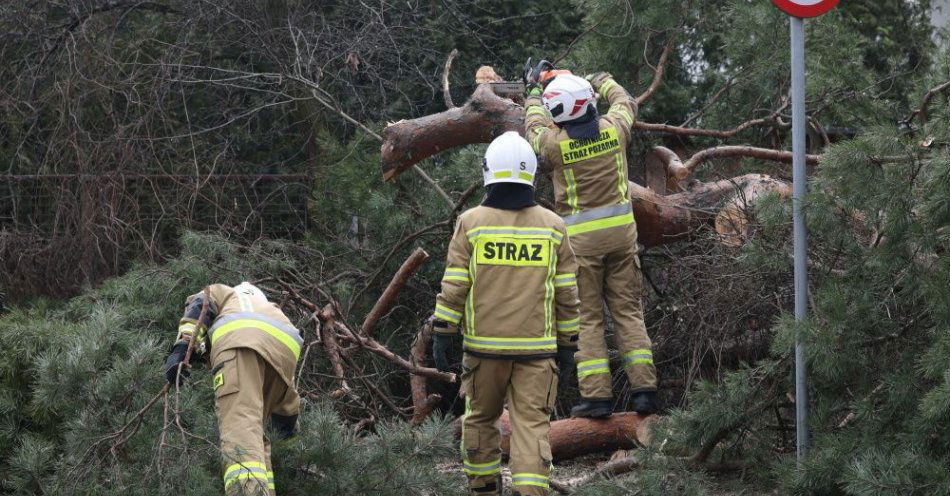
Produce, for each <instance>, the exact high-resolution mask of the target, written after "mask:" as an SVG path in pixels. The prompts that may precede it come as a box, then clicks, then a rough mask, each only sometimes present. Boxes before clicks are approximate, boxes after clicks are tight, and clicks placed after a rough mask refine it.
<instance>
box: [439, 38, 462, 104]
mask: <svg viewBox="0 0 950 496" xmlns="http://www.w3.org/2000/svg"><path fill="white" fill-rule="evenodd" d="M458 54H459V51H458V49H457V48H453V49H452V51H451V52H449V56H448V57H446V58H445V66H444V67H443V70H442V98H443V99H444V100H445V108H450V109H452V108H455V104H454V103H452V93H451V92H450V91H449V72H450V71H451V70H452V61H453V60H455V57H457V56H458Z"/></svg>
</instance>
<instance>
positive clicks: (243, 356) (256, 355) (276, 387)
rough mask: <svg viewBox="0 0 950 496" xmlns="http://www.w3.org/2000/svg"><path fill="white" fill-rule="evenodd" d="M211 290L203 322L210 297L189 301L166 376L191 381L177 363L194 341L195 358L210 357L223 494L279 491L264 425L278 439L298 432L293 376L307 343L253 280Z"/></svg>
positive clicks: (175, 380) (174, 380) (200, 295)
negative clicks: (219, 443) (301, 351)
mask: <svg viewBox="0 0 950 496" xmlns="http://www.w3.org/2000/svg"><path fill="white" fill-rule="evenodd" d="M206 291H207V295H208V301H207V309H206V311H205V317H204V319H203V321H202V322H198V319H199V318H200V315H201V309H202V306H203V305H205V292H201V293H198V294H195V295H192V296H189V297H188V299H187V300H186V303H185V312H184V315H183V316H182V318H181V322H180V324H179V326H178V339H177V341H176V343H175V345H174V346H173V347H172V350H171V353H169V355H168V357H167V359H166V360H165V377H166V379H168V382H169V383H171V384H172V385H173V386H174V385H176V384H181V382H182V381H183V379H184V378H185V377H187V376H188V371H187V369H185V368H184V367H179V364H180V363H182V361H183V360H184V358H185V353H186V350H187V349H188V342H189V341H190V340H195V343H194V346H193V354H205V353H210V355H211V374H212V376H213V383H214V399H215V411H216V413H217V417H218V430H219V432H220V439H221V453H222V456H223V457H224V463H223V468H224V490H225V493H226V494H228V495H232V494H241V495H268V494H270V495H273V494H276V492H275V489H274V472H273V469H272V468H271V461H270V451H271V450H270V440H269V439H268V437H267V435H266V434H265V432H264V431H265V427H264V422H265V420H269V421H270V423H271V425H272V427H273V430H274V432H276V434H277V436H278V438H279V439H285V438H288V437H290V436H291V435H293V433H294V432H295V429H296V424H297V415H298V413H299V411H300V397H299V396H298V395H297V391H296V389H294V382H293V377H294V369H295V368H296V365H297V359H298V358H299V357H300V347H301V345H302V344H303V339H302V338H301V337H300V333H299V332H298V331H297V329H296V328H294V326H293V324H291V323H290V321H289V320H288V319H287V317H286V316H285V315H284V313H283V312H281V311H280V308H279V307H278V306H277V305H276V304H274V303H271V302H269V301H267V297H266V296H264V293H263V292H261V290H260V289H258V288H257V287H256V286H254V285H252V284H250V283H248V282H242V283H241V284H239V285H238V286H235V287H233V288H232V287H230V286H226V285H223V284H212V285H211V286H208V288H207V290H206ZM209 348H210V349H209ZM179 368H181V369H182V370H181V374H179Z"/></svg>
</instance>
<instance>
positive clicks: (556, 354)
mask: <svg viewBox="0 0 950 496" xmlns="http://www.w3.org/2000/svg"><path fill="white" fill-rule="evenodd" d="M536 169H537V159H536V157H535V155H534V152H533V151H532V150H531V145H530V144H529V143H528V142H527V141H525V140H524V138H522V137H520V136H519V135H518V134H517V133H515V132H507V133H505V134H503V135H501V136H499V137H498V138H496V139H495V140H494V141H492V143H491V144H490V145H489V146H488V150H487V151H486V152H485V159H484V163H483V174H484V181H485V186H486V188H487V196H486V198H485V200H484V201H483V202H482V204H481V205H480V206H478V207H475V208H473V209H471V210H468V211H466V212H465V213H463V214H462V215H461V216H459V219H458V223H457V224H456V226H455V233H454V234H453V236H452V241H451V242H450V243H449V249H448V261H447V264H446V269H445V276H444V277H443V278H442V292H441V293H439V295H438V298H437V302H436V306H435V313H434V315H433V317H432V322H433V331H434V334H433V355H434V358H435V362H436V366H437V367H439V368H440V369H442V370H446V369H447V368H448V359H447V355H446V354H447V351H448V348H449V347H450V346H451V343H452V342H455V336H456V335H457V333H458V326H459V324H460V322H463V321H464V326H463V332H462V338H463V339H462V341H463V348H464V352H465V353H464V357H463V360H462V368H463V372H462V388H463V391H464V393H465V416H464V419H463V423H462V445H461V451H462V464H463V470H464V471H465V474H466V475H467V476H468V480H469V487H470V489H471V494H473V495H494V494H501V493H502V484H501V447H500V441H501V435H500V433H499V431H498V429H497V428H496V427H495V421H497V420H498V418H499V417H500V416H501V414H502V409H503V408H504V407H505V404H506V402H507V407H508V412H509V416H510V419H511V431H512V433H511V457H510V458H511V459H510V466H511V482H512V485H513V486H514V489H513V494H516V495H521V496H535V495H544V494H547V492H548V491H547V490H548V487H549V486H548V478H549V476H550V473H551V469H552V465H551V458H552V457H551V447H550V444H549V441H548V432H549V430H550V419H551V412H552V410H553V408H554V401H555V398H556V395H557V381H558V373H557V371H558V368H557V367H558V366H557V362H556V358H557V359H558V360H559V361H560V362H561V366H562V367H567V368H570V366H571V365H570V362H572V361H573V359H574V351H575V349H576V346H577V344H576V342H577V333H578V329H579V322H578V305H579V303H578V300H577V282H576V279H575V275H574V271H575V261H574V253H573V252H572V251H571V247H570V244H569V243H568V240H567V234H566V229H565V227H564V221H563V220H562V219H561V218H560V217H558V216H557V215H556V214H555V213H554V212H551V211H550V210H547V209H545V208H543V207H541V206H538V205H535V203H534V175H535V171H536Z"/></svg>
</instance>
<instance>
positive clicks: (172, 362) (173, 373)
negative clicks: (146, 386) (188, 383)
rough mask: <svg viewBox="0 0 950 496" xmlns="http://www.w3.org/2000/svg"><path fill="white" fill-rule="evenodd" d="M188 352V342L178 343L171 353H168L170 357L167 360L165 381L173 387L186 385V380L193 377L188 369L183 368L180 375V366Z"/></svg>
mask: <svg viewBox="0 0 950 496" xmlns="http://www.w3.org/2000/svg"><path fill="white" fill-rule="evenodd" d="M187 352H188V342H187V341H184V340H183V341H178V342H177V343H175V345H174V346H172V350H171V352H169V353H168V357H167V358H165V380H167V381H168V383H169V384H171V385H172V386H174V385H176V383H177V385H179V386H181V385H182V384H184V382H185V379H187V378H188V376H189V375H191V373H190V372H188V367H182V368H181V374H179V373H178V364H180V363H182V362H184V361H185V353H187Z"/></svg>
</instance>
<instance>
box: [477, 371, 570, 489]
mask: <svg viewBox="0 0 950 496" xmlns="http://www.w3.org/2000/svg"><path fill="white" fill-rule="evenodd" d="M462 366H463V368H464V371H463V373H462V387H463V388H464V390H465V419H464V421H463V422H462V465H463V469H464V471H465V473H466V475H468V480H469V487H470V488H471V491H472V494H473V495H493V494H501V493H502V488H501V483H500V480H499V479H500V474H501V445H500V443H501V434H500V433H499V432H498V428H497V427H496V426H495V422H496V421H497V420H498V418H499V417H500V416H501V413H502V409H503V408H504V407H505V399H506V398H507V400H508V403H507V404H508V415H509V420H510V422H511V457H510V458H511V459H510V464H509V465H510V466H511V483H512V485H513V486H514V491H518V492H520V493H521V494H522V496H542V495H545V494H547V493H548V477H549V476H550V473H551V446H550V444H549V443H548V432H549V431H550V427H551V412H552V411H553V409H554V400H555V399H556V396H557V366H556V365H554V359H553V358H543V359H540V360H526V361H515V360H503V359H493V358H479V357H475V356H472V355H470V354H468V353H466V354H465V358H464V359H463V360H462Z"/></svg>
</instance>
